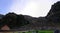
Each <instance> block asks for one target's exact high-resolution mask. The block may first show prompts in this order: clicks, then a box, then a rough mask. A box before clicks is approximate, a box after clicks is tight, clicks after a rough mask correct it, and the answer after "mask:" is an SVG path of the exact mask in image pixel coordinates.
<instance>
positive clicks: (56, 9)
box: [46, 1, 60, 23]
mask: <svg viewBox="0 0 60 33" xmlns="http://www.w3.org/2000/svg"><path fill="white" fill-rule="evenodd" d="M46 17H47V19H48V20H49V21H52V22H54V23H55V22H56V23H60V1H58V2H56V3H54V4H53V5H52V7H51V9H50V11H49V13H48V15H47V16H46Z"/></svg>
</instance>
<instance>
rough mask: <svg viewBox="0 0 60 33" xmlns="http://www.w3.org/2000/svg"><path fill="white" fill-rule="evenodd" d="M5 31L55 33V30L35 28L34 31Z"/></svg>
mask: <svg viewBox="0 0 60 33" xmlns="http://www.w3.org/2000/svg"><path fill="white" fill-rule="evenodd" d="M0 33H1V32H0ZM5 33H54V31H53V30H33V31H15V32H5Z"/></svg>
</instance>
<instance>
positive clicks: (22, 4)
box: [0, 0, 59, 17]
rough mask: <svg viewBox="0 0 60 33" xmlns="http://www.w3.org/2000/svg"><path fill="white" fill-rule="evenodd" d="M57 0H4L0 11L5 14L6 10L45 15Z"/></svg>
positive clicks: (36, 15) (35, 15)
mask: <svg viewBox="0 0 60 33" xmlns="http://www.w3.org/2000/svg"><path fill="white" fill-rule="evenodd" d="M57 1H59V0H9V1H7V0H6V2H7V3H6V6H4V7H5V8H4V9H3V8H2V7H3V6H2V7H0V9H1V8H2V10H0V13H1V14H6V13H8V12H15V13H17V14H23V15H30V16H33V17H39V16H46V15H47V13H48V12H49V10H50V8H51V5H52V4H54V3H55V2H57ZM2 3H3V1H2ZM3 4H4V3H3ZM0 5H1V4H0ZM4 10H5V11H4Z"/></svg>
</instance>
